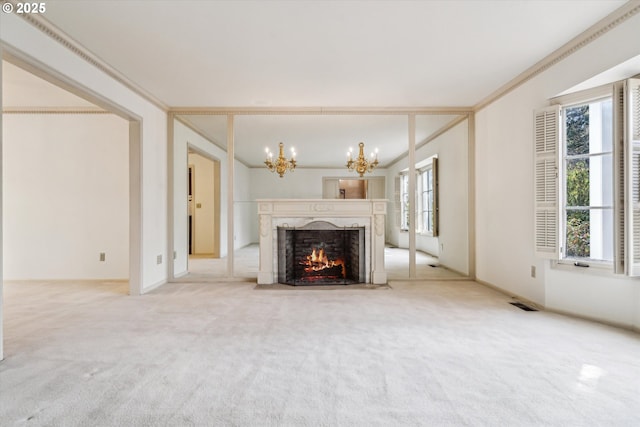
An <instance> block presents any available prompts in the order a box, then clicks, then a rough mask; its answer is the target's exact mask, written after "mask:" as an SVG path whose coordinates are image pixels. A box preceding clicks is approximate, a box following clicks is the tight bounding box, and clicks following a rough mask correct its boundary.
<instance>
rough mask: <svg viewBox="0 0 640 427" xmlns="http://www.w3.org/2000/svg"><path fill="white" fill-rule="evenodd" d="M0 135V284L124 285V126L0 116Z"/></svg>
mask: <svg viewBox="0 0 640 427" xmlns="http://www.w3.org/2000/svg"><path fill="white" fill-rule="evenodd" d="M2 131H3V159H2V160H3V169H4V174H3V185H4V194H3V196H4V202H3V216H2V219H3V229H4V236H3V254H4V278H5V279H7V280H12V279H13V280H30V279H126V278H128V277H129V163H128V162H129V160H128V157H129V123H128V122H127V121H125V120H123V119H122V118H120V117H118V116H115V115H105V114H100V115H95V114H93V115H90V114H80V115H75V114H74V115H70V114H48V115H35V114H26V115H23V114H20V115H17V114H8V115H7V114H6V115H4V121H3V129H2ZM101 252H104V253H105V255H106V256H105V261H104V262H101V261H100V260H99V254H100V253H101Z"/></svg>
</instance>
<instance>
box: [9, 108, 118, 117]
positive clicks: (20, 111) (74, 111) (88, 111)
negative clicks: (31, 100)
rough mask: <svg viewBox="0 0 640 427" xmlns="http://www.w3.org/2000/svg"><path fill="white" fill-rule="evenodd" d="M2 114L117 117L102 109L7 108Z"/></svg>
mask: <svg viewBox="0 0 640 427" xmlns="http://www.w3.org/2000/svg"><path fill="white" fill-rule="evenodd" d="M2 114H35V115H46V114H107V115H115V113H112V112H111V111H105V110H103V109H102V108H97V107H96V108H91V107H87V108H77V107H69V108H66V107H5V108H3V109H2Z"/></svg>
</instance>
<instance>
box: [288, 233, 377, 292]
mask: <svg viewBox="0 0 640 427" xmlns="http://www.w3.org/2000/svg"><path fill="white" fill-rule="evenodd" d="M277 229H278V231H277V238H278V252H277V253H278V282H279V283H285V284H289V285H349V284H355V283H364V282H365V273H366V268H365V253H364V252H365V244H364V236H365V230H364V227H357V226H352V227H339V226H336V225H334V224H331V223H329V222H326V221H314V222H311V223H309V224H307V225H304V226H302V227H277Z"/></svg>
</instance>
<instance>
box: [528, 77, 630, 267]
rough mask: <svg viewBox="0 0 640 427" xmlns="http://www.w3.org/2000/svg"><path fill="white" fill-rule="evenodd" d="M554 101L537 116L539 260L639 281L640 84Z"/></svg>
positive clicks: (619, 83)
mask: <svg viewBox="0 0 640 427" xmlns="http://www.w3.org/2000/svg"><path fill="white" fill-rule="evenodd" d="M581 100H582V101H581ZM563 101H564V102H563ZM554 102H558V103H559V104H558V105H554V106H553V107H550V108H546V109H543V110H539V111H536V112H535V123H534V125H535V139H534V142H535V144H534V145H535V167H534V173H535V179H534V185H535V189H534V195H535V224H534V227H535V252H536V256H539V257H542V258H551V259H554V258H555V259H560V260H562V259H566V260H571V262H575V261H576V260H577V261H580V263H581V264H580V265H582V264H584V263H587V264H588V265H591V264H592V263H595V264H601V265H609V266H613V271H614V272H615V273H618V274H622V273H624V274H627V275H628V276H640V79H637V78H636V79H628V80H625V81H621V82H617V83H615V84H614V85H613V88H612V87H611V86H608V87H607V86H603V87H600V88H595V89H593V90H589V91H585V92H584V93H580V94H572V95H568V96H567V97H563V98H561V99H560V100H557V99H556V100H554Z"/></svg>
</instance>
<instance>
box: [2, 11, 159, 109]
mask: <svg viewBox="0 0 640 427" xmlns="http://www.w3.org/2000/svg"><path fill="white" fill-rule="evenodd" d="M10 3H14V4H15V2H14V1H10ZM19 16H20V17H22V19H24V20H25V21H27V22H28V23H29V24H31V25H33V26H34V27H35V28H37V29H38V30H40V31H41V32H43V33H44V34H46V35H47V36H49V37H50V38H52V39H53V40H55V41H57V42H58V43H60V44H61V45H63V46H64V47H65V48H67V49H68V50H69V51H71V52H73V53H75V54H76V55H77V56H79V57H80V58H82V59H83V60H85V61H86V62H88V63H89V64H91V65H93V66H94V67H96V68H97V69H99V70H100V71H102V72H103V73H105V74H106V75H108V76H109V77H111V78H112V79H114V80H116V81H117V82H119V83H121V84H122V85H123V86H125V87H126V88H128V89H130V90H131V91H133V92H135V93H136V94H138V95H140V96H141V97H142V98H144V99H145V100H147V101H149V102H150V103H152V104H153V105H155V106H156V107H158V108H160V109H161V110H163V111H165V112H166V111H168V110H169V107H168V106H167V105H166V104H164V103H163V102H162V101H160V100H159V99H158V98H156V97H155V96H153V95H152V94H150V93H149V92H147V91H146V90H144V89H142V88H141V87H140V86H138V85H137V84H135V83H134V82H132V81H131V80H130V79H129V78H127V77H126V76H125V75H124V74H122V73H121V72H119V71H118V70H116V69H115V68H113V67H112V66H110V65H108V64H107V63H106V62H105V61H103V60H102V59H100V58H99V57H98V56H96V55H95V54H93V53H92V52H91V51H90V50H89V49H87V48H86V47H84V46H83V45H81V44H80V43H78V42H77V41H75V40H74V39H73V38H71V36H69V35H68V34H66V33H65V32H64V31H62V30H61V29H60V28H58V27H56V26H55V25H54V24H52V23H51V22H49V21H48V20H47V19H46V18H44V17H43V16H42V15H40V14H27V13H25V14H20V15H19Z"/></svg>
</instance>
